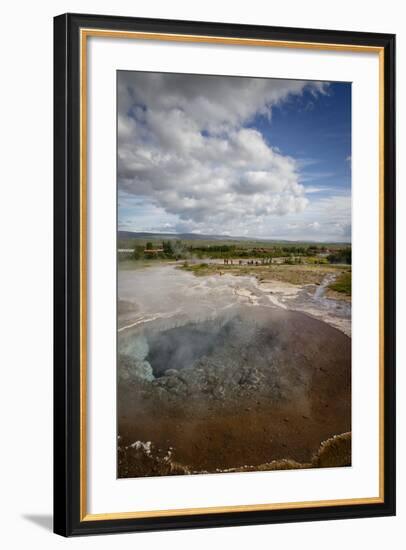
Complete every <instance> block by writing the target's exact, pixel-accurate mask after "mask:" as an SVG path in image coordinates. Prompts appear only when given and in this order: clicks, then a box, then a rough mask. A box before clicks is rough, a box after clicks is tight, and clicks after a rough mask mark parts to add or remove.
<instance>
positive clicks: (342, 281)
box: [329, 271, 351, 296]
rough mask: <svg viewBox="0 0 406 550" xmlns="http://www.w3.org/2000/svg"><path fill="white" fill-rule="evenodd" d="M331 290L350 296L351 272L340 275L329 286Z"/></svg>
mask: <svg viewBox="0 0 406 550" xmlns="http://www.w3.org/2000/svg"><path fill="white" fill-rule="evenodd" d="M329 288H330V289H331V290H334V291H335V292H340V293H342V294H345V295H346V296H351V271H346V272H344V273H341V275H340V276H339V277H338V278H337V279H336V280H335V281H334V283H331V285H329Z"/></svg>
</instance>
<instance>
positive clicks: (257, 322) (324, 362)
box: [118, 303, 351, 477]
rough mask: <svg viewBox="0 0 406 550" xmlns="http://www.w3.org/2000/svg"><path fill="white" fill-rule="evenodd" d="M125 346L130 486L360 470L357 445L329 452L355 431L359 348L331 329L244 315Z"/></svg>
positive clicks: (281, 315) (252, 310)
mask: <svg viewBox="0 0 406 550" xmlns="http://www.w3.org/2000/svg"><path fill="white" fill-rule="evenodd" d="M119 342H120V343H119V350H120V355H119V383H118V436H119V441H118V457H119V461H118V475H119V477H137V476H149V475H169V474H182V473H199V472H220V471H221V472H223V471H247V470H249V469H275V468H279V469H280V468H287V467H323V466H329V465H336V466H337V465H349V464H350V451H349V449H348V447H349V445H350V436H348V435H347V436H345V437H343V439H342V441H341V439H339V440H335V443H334V444H333V443H331V442H330V443H329V444H328V445H327V447H326V445H325V448H324V450H323V449H322V448H321V447H320V446H321V443H322V442H323V441H330V440H331V438H333V437H334V436H335V435H337V434H343V433H348V432H350V431H351V403H350V401H351V340H350V338H348V337H347V336H346V335H345V334H343V333H342V332H340V331H338V330H336V329H335V328H332V327H331V326H329V325H328V324H326V323H324V322H322V321H318V320H316V319H313V318H311V317H309V316H307V315H305V314H303V313H298V312H292V311H287V310H286V309H283V308H278V307H275V308H269V307H264V306H261V305H256V307H250V305H249V303H248V304H247V305H245V304H241V303H238V304H234V305H233V307H231V308H230V309H228V310H227V311H226V312H223V313H222V314H221V315H219V316H217V317H216V318H215V319H209V320H204V321H201V322H190V320H188V319H184V320H183V321H182V322H178V326H172V327H171V326H170V325H169V326H168V325H167V324H159V322H156V323H155V324H154V323H151V324H150V325H148V328H146V327H145V326H141V327H139V326H136V327H134V328H133V329H131V330H129V331H125V333H124V334H121V335H120V341H119ZM337 445H338V446H339V451H338V452H337ZM340 445H341V446H340ZM326 448H327V451H326ZM343 449H344V450H343ZM332 450H333V451H334V452H332ZM320 453H321V454H320ZM323 453H324V455H323ZM334 453H335V454H334ZM322 455H323V456H324V459H323V460H322V459H321V458H320V456H322ZM332 456H334V457H335V458H334V459H332V458H331V457H332ZM332 460H333V463H334V464H332V462H331V461H332ZM334 461H335V462H334Z"/></svg>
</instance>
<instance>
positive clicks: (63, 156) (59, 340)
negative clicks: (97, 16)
mask: <svg viewBox="0 0 406 550" xmlns="http://www.w3.org/2000/svg"><path fill="white" fill-rule="evenodd" d="M67 81H68V75H67V16H65V15H60V16H58V17H56V18H55V19H54V472H53V475H54V532H55V533H58V534H60V535H65V536H66V535H67V534H68V533H67V525H68V500H69V498H68V491H69V489H68V487H69V473H68V464H67V452H66V448H67V445H68V443H69V441H68V438H69V433H68V430H67V421H68V413H67V410H66V406H67V389H68V388H67V384H66V375H67V368H68V365H67V362H66V353H67V342H66V339H65V334H66V328H67V327H66V311H67V307H68V296H67V286H66V283H67V281H66V269H67V263H66V254H67V243H66V237H67V234H66V206H67V205H66V189H67V161H68V158H67V152H66V147H67V131H68V129H67Z"/></svg>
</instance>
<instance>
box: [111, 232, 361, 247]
mask: <svg viewBox="0 0 406 550" xmlns="http://www.w3.org/2000/svg"><path fill="white" fill-rule="evenodd" d="M118 239H119V240H121V241H126V240H131V239H166V240H170V239H178V240H181V241H240V242H241V241H247V242H268V243H269V242H271V243H278V244H284V243H286V244H294V243H301V244H315V245H319V246H320V245H326V244H330V245H340V246H351V243H346V242H331V241H330V242H328V243H327V242H320V241H300V240H296V241H289V240H286V239H285V240H282V239H263V238H259V237H232V236H230V235H203V234H201V233H148V232H142V231H140V232H138V231H118Z"/></svg>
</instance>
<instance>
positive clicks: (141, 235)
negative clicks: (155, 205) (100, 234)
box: [118, 231, 260, 241]
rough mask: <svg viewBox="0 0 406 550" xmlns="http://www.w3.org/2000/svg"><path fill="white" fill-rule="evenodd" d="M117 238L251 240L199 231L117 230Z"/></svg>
mask: <svg viewBox="0 0 406 550" xmlns="http://www.w3.org/2000/svg"><path fill="white" fill-rule="evenodd" d="M118 238H119V239H122V240H128V239H179V240H183V241H227V240H230V241H242V240H244V241H246V240H248V241H252V240H260V239H251V238H250V239H247V237H230V236H229V235H202V234H200V233H144V232H136V231H119V232H118Z"/></svg>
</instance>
